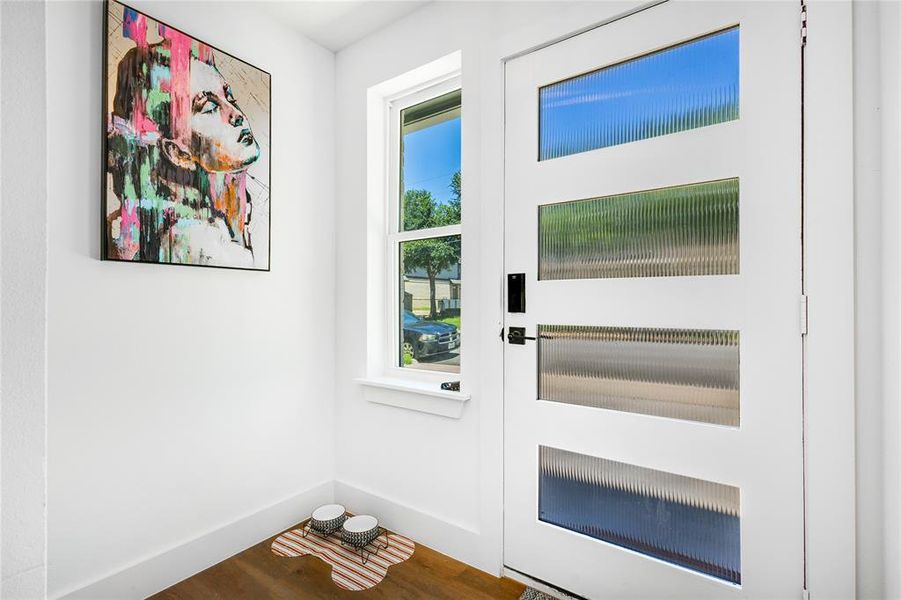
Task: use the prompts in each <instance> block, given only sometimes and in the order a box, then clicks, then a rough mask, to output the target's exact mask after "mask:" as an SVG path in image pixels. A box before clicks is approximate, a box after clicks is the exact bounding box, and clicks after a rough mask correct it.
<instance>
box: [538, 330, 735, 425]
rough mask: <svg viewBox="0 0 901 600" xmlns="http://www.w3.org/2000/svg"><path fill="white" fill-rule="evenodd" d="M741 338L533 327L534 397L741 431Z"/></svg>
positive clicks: (697, 333)
mask: <svg viewBox="0 0 901 600" xmlns="http://www.w3.org/2000/svg"><path fill="white" fill-rule="evenodd" d="M738 357H739V333H738V331H720V330H703V329H637V328H616V327H577V326H570V325H539V326H538V397H539V398H540V399H541V400H549V401H552V402H564V403H567V404H578V405H581V406H592V407H596V408H606V409H610V410H619V411H625V412H632V413H640V414H645V415H656V416H659V417H670V418H675V419H685V420H689V421H700V422H704V423H716V424H719V425H731V426H738V424H739V392H738V390H739V386H738V383H739V369H738V365H739V363H738Z"/></svg>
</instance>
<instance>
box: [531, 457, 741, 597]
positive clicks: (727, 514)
mask: <svg viewBox="0 0 901 600" xmlns="http://www.w3.org/2000/svg"><path fill="white" fill-rule="evenodd" d="M538 469H539V474H538V518H539V519H540V520H541V521H544V522H546V523H551V524H553V525H557V526H559V527H563V528H565V529H568V530H570V531H575V532H577V533H581V534H583V535H587V536H590V537H593V538H597V539H599V540H603V541H605V542H609V543H611V544H615V545H617V546H622V547H623V548H628V549H630V550H634V551H635V552H640V553H642V554H646V555H648V556H653V557H655V558H658V559H660V560H664V561H666V562H669V563H673V564H676V565H680V566H682V567H686V568H688V569H692V570H694V571H700V572H701V573H705V574H707V575H711V576H713V577H718V578H720V579H725V580H726V581H729V582H731V583H736V584H738V583H741V524H740V521H739V519H740V512H739V489H738V488H737V487H733V486H731V485H723V484H721V483H713V482H710V481H704V480H702V479H695V478H693V477H685V476H683V475H676V474H673V473H666V472H664V471H656V470H653V469H646V468H644V467H638V466H635V465H630V464H626V463H621V462H615V461H612V460H606V459H603V458H597V457H594V456H587V455H585V454H577V453H575V452H569V451H566V450H559V449H557V448H551V447H547V446H540V447H539V466H538Z"/></svg>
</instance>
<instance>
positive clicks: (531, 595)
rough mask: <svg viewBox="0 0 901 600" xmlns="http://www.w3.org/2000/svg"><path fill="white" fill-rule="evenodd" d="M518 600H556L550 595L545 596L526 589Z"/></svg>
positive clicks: (532, 589) (534, 590)
mask: <svg viewBox="0 0 901 600" xmlns="http://www.w3.org/2000/svg"><path fill="white" fill-rule="evenodd" d="M519 600H557V599H556V598H554V597H553V596H551V595H550V594H545V593H544V592H539V591H538V590H536V589H535V588H526V589H525V591H524V592H523V593H522V595H521V596H520V597H519Z"/></svg>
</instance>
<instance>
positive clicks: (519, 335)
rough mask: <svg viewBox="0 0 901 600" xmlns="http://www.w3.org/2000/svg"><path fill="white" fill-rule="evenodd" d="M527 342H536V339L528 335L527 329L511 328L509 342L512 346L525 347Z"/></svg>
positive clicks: (508, 336)
mask: <svg viewBox="0 0 901 600" xmlns="http://www.w3.org/2000/svg"><path fill="white" fill-rule="evenodd" d="M526 340H533V341H534V340H535V338H533V337H529V336H527V335H526V328H525V327H511V328H510V331H509V332H508V333H507V341H508V342H509V343H511V344H516V345H517V346H525V345H526Z"/></svg>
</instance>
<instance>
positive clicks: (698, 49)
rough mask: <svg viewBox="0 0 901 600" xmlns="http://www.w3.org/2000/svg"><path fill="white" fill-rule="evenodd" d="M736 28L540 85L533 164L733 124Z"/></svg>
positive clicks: (737, 75) (736, 56)
mask: <svg viewBox="0 0 901 600" xmlns="http://www.w3.org/2000/svg"><path fill="white" fill-rule="evenodd" d="M738 38H739V31H738V27H733V28H731V29H727V30H725V31H720V32H719V33H714V34H711V35H708V36H705V37H702V38H698V39H696V40H692V41H690V42H686V43H684V44H679V45H678V46H672V47H670V48H666V49H664V50H659V51H657V52H653V53H651V54H646V55H644V56H641V57H639V58H635V59H632V60H628V61H626V62H622V63H619V64H615V65H611V66H608V67H604V68H602V69H598V70H597V71H592V72H591V73H586V74H584V75H579V76H578V77H573V78H571V79H567V80H565V81H560V82H557V83H553V84H550V85H547V86H544V87H542V88H541V89H540V90H539V93H538V102H539V117H538V121H539V150H538V159H539V160H547V159H551V158H559V157H561V156H567V155H570V154H576V153H578V152H586V151H588V150H595V149H598V148H606V147H607V146H615V145H617V144H626V143H628V142H635V141H638V140H643V139H647V138H652V137H657V136H660V135H667V134H670V133H676V132H678V131H685V130H687V129H695V128H697V127H705V126H707V125H714V124H716V123H723V122H725V121H733V120H735V119H737V118H738V106H739V100H738V87H739V51H738Z"/></svg>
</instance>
